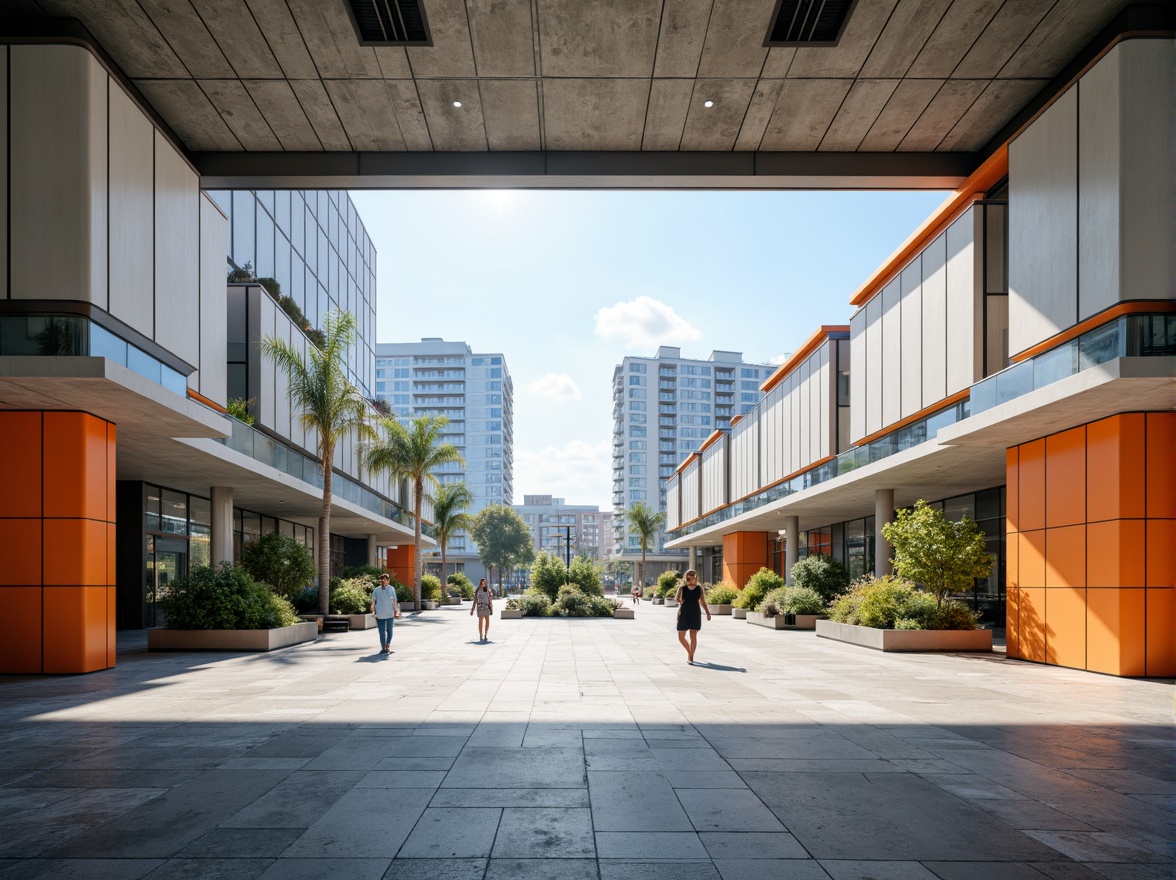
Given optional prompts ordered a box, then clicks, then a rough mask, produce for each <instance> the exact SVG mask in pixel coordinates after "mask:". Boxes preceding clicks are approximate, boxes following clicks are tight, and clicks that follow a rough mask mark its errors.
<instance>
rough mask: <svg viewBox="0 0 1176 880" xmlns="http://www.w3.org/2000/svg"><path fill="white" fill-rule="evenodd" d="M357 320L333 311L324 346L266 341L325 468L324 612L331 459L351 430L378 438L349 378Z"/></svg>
mask: <svg viewBox="0 0 1176 880" xmlns="http://www.w3.org/2000/svg"><path fill="white" fill-rule="evenodd" d="M355 331H356V323H355V318H354V316H352V315H351V314H350V313H348V312H330V313H328V314H327V317H326V320H325V322H324V324H323V337H324V341H323V345H322V346H321V347H319V346H316V345H308V346H306V354H305V355H303V354H302V352H301V350H299V348H298V347H296V346H295V345H294V344H293V343H292V342H289V341H287V340H284V339H278V338H276V337H273V336H270V337H267V338H265V339H263V340H261V343H260V345H261V353H262V354H263V355H264V356H266V357H268V358H270V359H271V360H272V361H273V362H274V363H275V364H276V365H277V366H278V368H279V369H281V370H282V371H283V372H284V373H285V374H286V376H287V378H288V379H289V382H290V403H291V405H292V406H293V407H294V408H295V409H296V410H299V412H300V414H299V416H298V421H299V422H300V423H301V424H302V427H303V428H305V429H306V430H308V431H311V430H313V431H316V432H317V435H318V441H317V445H316V449H315V453H316V455H317V456H318V462H319V465H320V466H321V467H322V469H323V508H322V518H321V520H320V523H319V535H318V539H319V554H318V557H319V559H318V563H319V585H318V587H319V612H320V613H322V614H324V615H325V614H327V613H328V611H329V605H330V601H331V593H330V590H331V476H332V473H333V471H332V466H331V462H332V460H333V459H334V457H335V447H336V446H338V444H339V441H341V440H343V439H344V438H345V437H346V436H347V435H348V434H350V433H351V432H352V431H355V432H356V433H357V434H358V435H359V436H360V437H361V438H364V437H368V436H374V435H375V432H374V431H372V429H371V427H370V426H369V425H368V422H367V420H368V403H367V401H366V400H365V399H364V396H363V393H362V392H361V391H360V390H359V389H358V388H356V387H355V385H353V384H352V383H351V382H350V380H348V378H347V369H346V365H347V356H348V352H349V350H350V349H351V345H352V342H353V341H354V339H355Z"/></svg>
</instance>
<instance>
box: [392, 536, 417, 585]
mask: <svg viewBox="0 0 1176 880" xmlns="http://www.w3.org/2000/svg"><path fill="white" fill-rule="evenodd" d="M415 562H416V548H415V547H413V545H412V544H402V545H401V546H399V547H390V548H389V549H388V574H390V575H392V577H393V578H395V579H396V580H397V581H398V582H399V583H402V584H406V585H408V586H410V587H411V586H412V584H413V580H414V578H416V569H415Z"/></svg>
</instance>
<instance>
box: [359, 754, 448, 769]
mask: <svg viewBox="0 0 1176 880" xmlns="http://www.w3.org/2000/svg"><path fill="white" fill-rule="evenodd" d="M455 760H457V755H453V756H452V757H440V756H436V755H434V756H431V757H430V756H415V757H411V758H406V757H404V756H403V755H397V756H396V757H394V758H383V759H381V760H380V761H379V763H377V764H376V766H375V767H374V768H373V769H374V770H448V769H449V768H450V767H452V766H453V762H454V761H455Z"/></svg>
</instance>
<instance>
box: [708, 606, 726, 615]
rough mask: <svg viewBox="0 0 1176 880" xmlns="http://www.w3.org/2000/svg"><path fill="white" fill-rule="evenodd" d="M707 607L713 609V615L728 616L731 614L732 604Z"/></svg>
mask: <svg viewBox="0 0 1176 880" xmlns="http://www.w3.org/2000/svg"><path fill="white" fill-rule="evenodd" d="M707 607H708V608H709V609H710V610H711V614H712V615H720V614H721V615H725V616H727V617H730V616H731V606H730V605H708V606H707Z"/></svg>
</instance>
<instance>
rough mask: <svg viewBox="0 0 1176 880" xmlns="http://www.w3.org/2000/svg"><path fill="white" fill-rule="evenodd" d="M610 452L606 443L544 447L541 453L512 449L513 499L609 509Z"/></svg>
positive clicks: (572, 442)
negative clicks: (543, 498) (552, 500)
mask: <svg viewBox="0 0 1176 880" xmlns="http://www.w3.org/2000/svg"><path fill="white" fill-rule="evenodd" d="M611 481H612V449H611V447H610V445H609V441H608V440H602V441H600V442H599V443H585V442H584V441H583V440H572V441H570V442H569V443H568V444H567V445H565V446H562V447H559V446H547V447H545V448H544V449H543V450H542V451H535V450H532V449H521V448H519V447H517V446H516V447H515V467H514V485H515V498H516V500H518V501H522V498H523V496H524V495H554V496H555V497H556V498H563V499H565V500H566V501H567V502H568V503H569V504H598V505H600V507H601V509H602V510H608V509H610V508H611V504H610V501H609V499H610V497H611V493H610V489H609V487H610V485H611Z"/></svg>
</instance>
